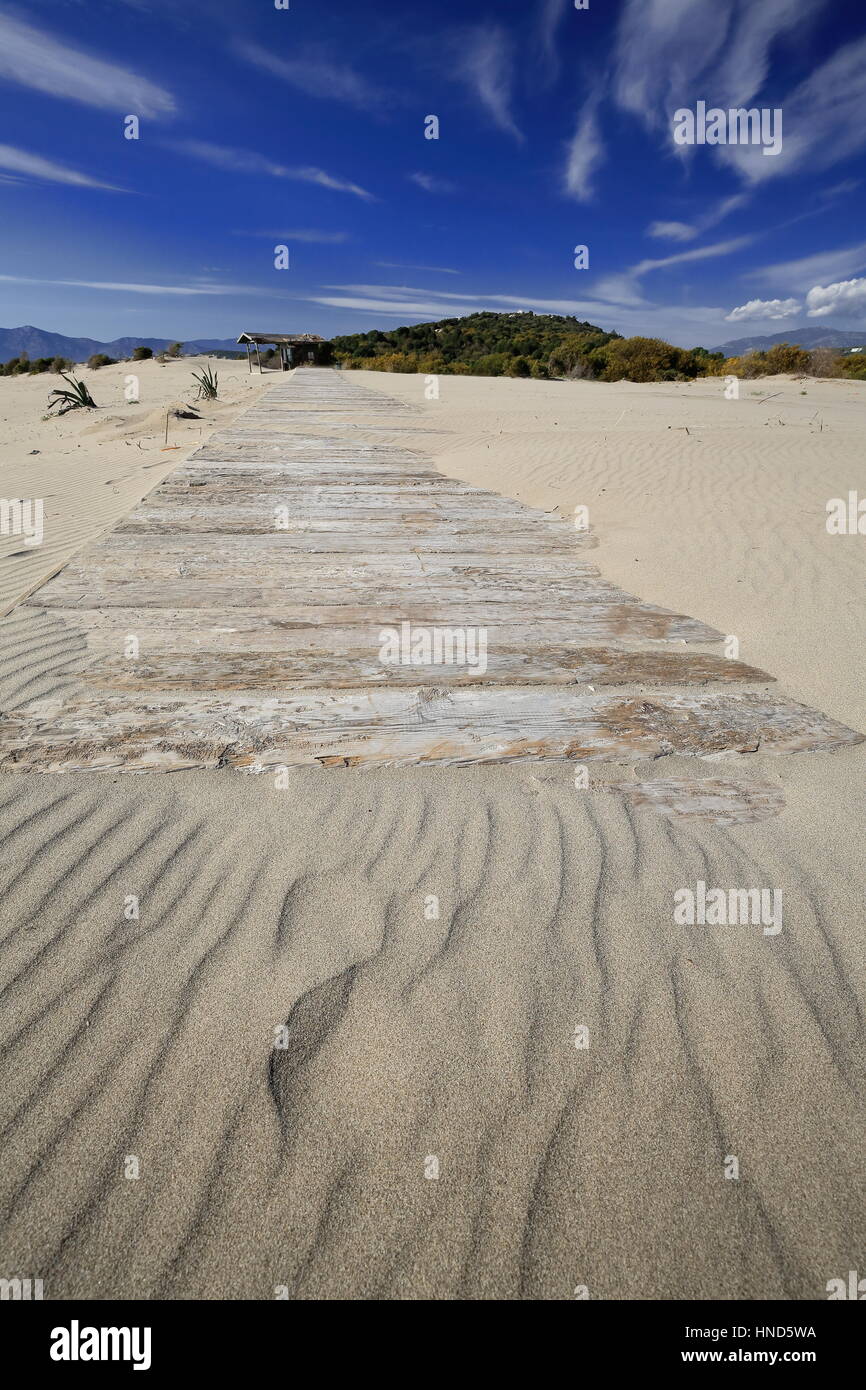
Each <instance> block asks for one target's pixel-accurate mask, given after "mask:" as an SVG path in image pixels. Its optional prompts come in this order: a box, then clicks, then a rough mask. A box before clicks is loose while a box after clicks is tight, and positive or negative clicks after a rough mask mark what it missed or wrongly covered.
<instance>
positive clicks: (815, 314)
mask: <svg viewBox="0 0 866 1390" xmlns="http://www.w3.org/2000/svg"><path fill="white" fill-rule="evenodd" d="M864 309H866V279H863V278H862V277H858V278H857V279H854V280H840V281H838V282H837V283H836V284H835V285H814V286H813V287H812V289H811V290H810V291H809V293H808V294H807V295H806V310H807V313H808V315H809V318H810V319H821V318H826V317H827V316H828V314H839V315H844V316H846V317H847V316H849V315H851V314H862V312H863V310H864Z"/></svg>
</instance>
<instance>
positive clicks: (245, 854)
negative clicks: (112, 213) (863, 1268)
mask: <svg viewBox="0 0 866 1390" xmlns="http://www.w3.org/2000/svg"><path fill="white" fill-rule="evenodd" d="M194 365H195V364H191V363H190V362H189V361H188V360H186V361H183V362H181V363H177V364H170V365H167V366H166V367H165V368H164V369H161V368H160V367H159V366H157V364H155V363H144V364H141V366H142V403H141V405H139V406H129V405H127V404H126V403H125V402H124V400H123V377H124V375H125V374H126V371H127V367H126V365H125V364H121V365H120V366H117V367H111V368H103V369H101V370H100V371H99V372H97V373H92V374H89V376H92V377H93V381H92V383H91V389H92V390H93V392H94V395H95V396H96V398H97V399H98V400H100V404H101V405H103V407H104V408H103V410H100V412H99V414H98V415H97V416H96V417H93V416H91V415H85V414H84V413H83V412H82V415H81V417H80V418H78V419H76V418H75V417H65V418H64V419H63V420H61V421H59V422H54V421H52V422H48V423H43V422H40V421H39V413H40V412H41V411H42V409H43V405H44V403H43V395H47V389H50V386H51V385H53V384H54V381H53V379H49V378H48V377H39V378H35V379H27V380H24V381H18V380H8V379H3V380H0V405H2V410H0V416H2V417H3V419H4V421H5V423H4V429H6V430H9V434H8V435H7V444H6V446H5V447H4V459H5V462H4V464H3V467H2V471H0V479H2V485H0V491H2V492H3V493H4V495H6V496H45V498H46V518H47V521H46V539H45V543H44V545H43V546H41V547H38V548H33V549H31V550H29V551H28V552H27V553H26V554H25V555H22V554H20V553H15V552H16V551H20V549H21V547H20V543H19V544H17V545H16V544H15V538H4V541H3V546H4V558H3V560H2V564H0V579H2V585H3V588H2V594H3V600H4V611H7V612H9V616H8V617H7V618H5V619H4V621H3V633H2V647H0V663H2V664H0V695H2V708H3V711H4V714H8V713H12V714H14V713H15V711H16V710H21V709H25V708H27V707H28V702H33V701H34V700H36V701H38V700H44V701H47V702H48V703H49V704H50V703H51V702H52V701H57V700H62V699H63V698H65V692H66V691H67V690H68V689H70V688H72V686H74V684H75V682H76V681H77V680H78V679H79V664H78V654H77V653H76V652H71V651H70V645H69V640H68V635H67V633H66V631H65V629H63V628H62V625H61V626H58V627H56V628H55V629H53V630H52V631H53V636H52V635H51V633H48V632H47V630H46V629H44V628H39V629H38V632H39V637H38V640H37V638H36V637H35V636H34V634H35V632H36V631H37V629H36V628H35V627H34V626H33V624H34V622H35V621H36V619H35V618H34V617H33V615H32V613H29V612H27V611H25V608H21V607H18V608H16V607H15V605H16V604H17V603H18V602H19V601H20V600H21V599H22V598H23V597H24V596H25V595H27V594H31V593H33V592H34V591H35V590H36V589H37V588H38V586H39V585H41V584H42V583H43V582H44V581H46V580H48V579H49V577H50V576H51V575H52V574H54V573H55V572H56V571H57V570H58V568H59V567H60V566H62V565H64V564H65V563H66V561H68V560H70V559H71V558H73V557H77V556H78V555H79V553H80V552H82V551H85V549H86V548H87V547H88V546H92V545H93V542H94V541H95V540H96V538H98V537H99V536H102V535H103V534H104V533H106V532H108V531H109V530H110V528H111V527H112V526H114V525H115V524H116V523H118V522H120V521H121V519H122V518H124V517H125V516H126V515H127V513H129V512H130V510H131V509H132V508H133V507H134V506H135V505H136V504H137V503H138V502H139V501H140V499H141V498H143V497H144V496H145V494H146V493H148V492H149V491H150V489H152V488H153V487H154V485H155V484H157V483H159V482H160V481H161V480H162V479H164V478H165V477H166V476H167V475H168V474H170V473H171V471H172V470H173V469H175V468H177V467H178V464H179V463H180V462H182V461H183V460H184V459H185V458H186V457H187V455H188V454H191V453H192V451H193V450H194V449H198V448H199V447H200V445H201V444H202V443H203V442H204V443H206V441H207V437H208V435H209V433H210V432H211V431H213V430H215V429H216V428H218V427H219V428H224V427H226V426H227V425H231V424H232V422H237V423H239V424H242V421H243V416H242V415H239V412H241V411H243V410H244V409H245V408H246V407H247V406H250V405H252V404H253V402H254V401H256V400H264V399H265V397H263V396H261V391H262V388H263V387H264V390H265V391H267V389H268V388H269V387H271V386H272V385H273V378H272V377H265V378H259V377H257V376H256V377H248V376H247V369H246V365H245V364H243V363H239V364H237V365H236V366H235V365H234V364H231V365H229V364H227V363H224V362H221V363H219V364H218V370H219V372H220V378H221V381H222V380H223V377H225V387H226V389H225V394H224V397H223V393H222V392H221V397H222V399H221V401H220V403H219V405H218V407H217V408H213V407H208V408H206V409H203V410H202V420H201V422H195V421H189V422H181V421H172V422H171V430H172V437H173V438H174V439H175V443H179V444H180V443H181V442H182V450H181V451H180V452H177V453H163V452H161V448H162V444H163V441H162V431H164V427H165V413H166V411H165V407H166V406H167V405H168V404H169V403H171V402H173V401H176V400H186V399H188V395H187V394H184V391H185V388H186V386H187V385H188V379H189V372H190V370H191V369H192V367H194ZM295 375H296V376H298V375H303V374H302V373H296V374H295ZM344 375H345V377H346V379H347V381H348V383H349V384H350V385H353V386H360V387H363V388H365V390H367V391H369V392H370V393H371V394H370V402H371V405H370V412H369V416H365V415H364V414H363V408H362V407H359V410H360V411H361V414H359V416H358V418H357V419H356V421H355V424H354V426H353V430H352V435H351V438H352V442H353V445H354V446H356V447H362V446H365V445H368V444H369V445H370V446H371V447H385V448H390V449H393V448H396V447H398V446H399V448H400V449H401V450H402V451H406V452H407V453H408V454H409V455H412V456H417V458H418V460H419V461H424V462H425V463H430V464H432V465H433V466H434V467H435V469H436V470H438V471H439V472H440V473H441V474H442V475H444V476H446V477H447V478H450V479H460V480H462V481H463V482H465V483H467V484H470V485H471V486H472V487H474V488H484V489H486V490H488V491H489V492H490V493H492V494H496V495H497V497H501V498H510V499H514V500H515V501H519V502H520V503H523V504H526V505H527V506H529V507H532V508H536V509H538V510H539V511H540V512H541V513H545V514H548V515H550V516H551V517H552V516H556V515H558V516H561V517H562V518H564V519H565V520H566V521H571V520H572V519H573V517H574V514H575V508H576V507H582V506H585V507H587V508H588V512H589V525H590V527H591V535H592V540H593V542H594V545H593V548H592V550H591V553H590V558H591V561H592V564H593V565H594V566H597V568H598V570H599V571H600V573H601V575H602V576H604V578H605V580H607V581H610V582H612V583H613V584H615V585H618V586H620V587H621V588H622V589H623V590H625V591H627V592H628V593H630V594H633V595H637V596H639V598H640V600H641V601H642V602H644V603H646V604H651V605H660V606H661V607H662V608H665V609H669V610H671V611H672V612H673V613H675V614H684V615H688V617H689V618H690V619H694V620H697V622H699V623H703V624H707V625H708V626H709V627H712V628H715V629H717V631H718V632H719V633H720V634H724V635H725V636H726V637H727V636H732V637H736V638H737V639H738V658H739V660H740V661H741V662H743V663H747V664H748V666H749V667H754V668H758V670H759V671H760V672H766V673H768V675H769V676H770V677H772V678H774V682H775V685H776V686H778V689H779V692H781V694H780V698H782V697H784V698H785V699H788V700H790V701H794V702H798V703H799V704H802V705H805V706H808V707H810V708H811V709H812V710H814V711H818V712H819V713H820V714H821V715H826V716H829V718H830V719H831V720H835V721H838V722H839V724H840V725H842V726H845V727H846V728H847V729H848V730H851V731H853V733H854V734H855V735H861V734H863V733H866V697H864V693H863V687H862V653H863V651H864V637H866V631H864V629H866V618H864V607H863V602H862V597H863V594H862V588H863V578H864V561H863V550H862V546H863V538H862V537H857V536H831V535H828V533H827V530H826V527H825V515H826V512H825V508H826V503H827V501H828V500H829V499H831V498H834V497H845V496H846V495H847V493H848V491H849V490H851V489H857V488H859V489H860V490H861V491H863V490H866V480H864V477H863V473H864V468H863V462H862V438H863V430H864V424H866V385H863V384H861V383H858V382H852V381H841V380H839V381H836V380H834V381H814V380H811V379H807V380H802V381H801V380H794V379H789V378H778V379H763V380H760V381H754V382H743V383H741V398H740V399H739V400H738V401H728V400H726V399H725V398H724V396H723V388H722V383H721V382H720V381H719V380H718V379H706V380H698V381H696V382H692V383H659V384H654V385H646V386H644V385H633V384H629V383H618V384H601V383H588V382H537V381H514V380H506V379H480V378H469V377H446V376H443V377H440V378H439V392H440V394H439V398H438V399H434V400H426V399H425V396H424V378H423V377H422V376H401V375H394V374H385V373H377V372H352V373H345V374H344ZM109 386H110V388H111V392H112V393H113V395H111V397H109V396H108V395H107V394H106V392H105V388H107V387H109ZM401 404H402V405H406V404H408V405H411V407H412V413H411V415H407V414H406V413H405V412H401V409H400V407H401ZM374 407H375V408H374ZM329 428H330V425H329V422H328V421H323V422H322V423H321V425H319V426H317V425H316V424H315V422H313V423H310V420H309V419H307V420H305V422H304V424H303V426H302V427H301V426H299V427H298V430H299V431H301V430H302V432H303V434H304V436H305V437H308V438H310V439H312V440H313V442H315V437H316V434H317V431H319V432H320V433H321V435H322V436H323V437H324V436H328V432H329ZM175 429H176V431H177V433H176V436H175V434H174V431H175ZM170 442H171V439H170ZM139 445H140V446H141V447H140V448H139ZM33 449H38V450H39V451H40V452H39V454H36V455H33V456H32V458H31V457H30V451H31V450H33ZM184 451H185V452H184ZM49 503H50V505H49ZM49 522H50V525H49V524H48V523H49ZM58 523H59V524H58ZM493 525H494V529H495V523H493ZM46 592H47V590H46ZM287 601H288V598H287ZM10 610H11V611H10ZM55 618H56V612H55V614H54V616H52V617H50V619H49V621H50V622H54V621H55ZM531 619H532V614H531V613H530V614H528V615H527V621H529V622H531ZM683 649H684V648H683ZM701 650H702V648H701ZM753 684H754V682H753ZM750 688H751V687H750ZM762 689H763V686H762ZM630 693H631V694H633V696H634V698H635V699H642V698H644V696H645V694H646V690H645V687H644V686H641V687H640V689H637V688H635V689H634V690H633V691H632V690H631V688H630ZM864 749H866V744H864V743H862V742H861V743H859V744H855V743H853V742H851V743H849V744H847V745H846V746H837V747H834V748H832V749H829V748H817V749H813V751H802V752H791V753H790V755H787V754H785V755H780V754H779V753H776V752H773V751H772V750H771V748H770V747H768V746H765V745H764V743H763V742H761V741H759V742H758V744H757V747H756V751H754V752H748V753H737V752H730V751H727V752H725V751H723V752H719V753H709V754H707V755H705V756H687V755H685V754H679V753H672V754H669V755H667V756H663V757H659V756H654V757H648V758H646V759H641V758H640V757H638V758H637V759H636V760H620V759H617V758H602V759H600V760H599V761H597V762H596V761H593V762H592V763H591V764H590V777H589V784H588V785H587V786H579V785H576V781H575V770H574V762H573V760H572V761H569V760H568V759H565V760H557V759H553V758H551V759H545V758H540V759H533V758H527V759H525V760H521V761H516V762H514V763H511V764H509V765H490V766H443V765H436V764H435V762H434V764H433V765H428V766H420V767H390V768H378V767H345V768H344V767H328V768H323V767H314V766H309V767H308V766H292V767H289V768H288V770H287V772H286V775H285V779H284V782H283V784H282V785H280V786H279V787H278V786H276V785H275V782H274V779H273V778H272V777H270V776H243V775H240V774H238V773H235V772H232V771H230V770H228V769H226V768H223V767H216V768H212V769H209V770H195V769H193V770H185V771H181V772H176V773H172V774H171V775H167V774H166V773H164V772H163V773H153V774H152V775H147V776H138V775H134V774H133V775H128V774H126V773H125V772H124V771H123V770H122V769H119V770H112V771H108V772H105V773H103V774H101V775H97V774H94V773H92V772H85V771H74V772H66V773H62V774H56V773H44V774H42V773H40V772H38V771H20V770H18V771H11V770H6V769H2V775H0V875H2V879H0V883H2V891H3V915H4V920H5V923H6V925H5V927H4V932H3V936H2V941H0V972H2V976H0V1045H2V1050H3V1058H4V1064H5V1075H6V1077H7V1085H6V1086H5V1087H4V1090H3V1097H2V1112H0V1221H2V1233H0V1250H2V1254H3V1265H4V1267H6V1268H8V1269H10V1270H11V1269H13V1268H15V1269H18V1270H20V1271H22V1272H24V1271H26V1272H27V1273H28V1274H30V1275H33V1276H39V1277H41V1278H43V1279H44V1281H45V1287H46V1297H51V1298H64V1297H81V1298H134V1297H148V1298H185V1299H202V1298H217V1297H226V1298H233V1299H259V1298H264V1299H267V1298H274V1297H275V1296H277V1297H280V1296H284V1294H283V1293H281V1292H279V1291H284V1293H285V1295H286V1296H288V1297H290V1298H300V1299H308V1298H312V1299H346V1298H349V1299H428V1298H429V1299H481V1300H483V1299H542V1300H548V1299H552V1300H559V1299H572V1298H575V1297H578V1298H581V1297H585V1296H589V1297H591V1298H601V1299H648V1298H662V1299H686V1298H699V1299H759V1298H769V1299H822V1298H826V1292H825V1290H826V1284H827V1281H828V1280H829V1279H832V1278H833V1277H835V1276H838V1275H845V1274H846V1273H847V1271H848V1270H849V1269H852V1268H855V1267H857V1260H858V1258H860V1252H861V1251H862V1244H863V1234H864V1232H863V1210H864V1202H863V1198H864V1183H863V1176H862V1165H861V1163H860V1158H859V1153H860V1149H861V1146H862V1140H863V1109H862V1075H863V1050H864V1049H863V1038H864V1034H863V999H864V984H866V980H864V966H863V951H862V943H861V940H860V937H861V925H862V919H863V910H862V904H863V894H864V872H863V862H862V860H863V854H862V843H863V828H864V827H863V819H864V813H863V796H862V786H863V774H864V758H866V751H864ZM701 784H704V786H703V788H702V786H701ZM647 788H649V790H647ZM699 881H702V882H704V883H705V884H706V885H709V886H719V887H723V888H726V889H727V888H730V887H734V886H741V887H743V888H750V887H758V888H763V889H770V890H778V891H780V892H781V893H782V895H783V900H784V927H783V929H782V930H781V931H779V932H778V934H766V933H765V932H764V931H763V930H762V928H761V925H755V924H744V925H733V926H714V925H694V926H689V925H681V924H679V923H677V922H675V921H674V918H673V900H674V894H675V893H676V892H677V891H678V890H680V889H682V888H683V887H687V886H689V885H692V886H694V885H696V884H697V883H698V882H699ZM431 895H432V896H433V897H435V898H436V899H437V900H438V904H437V913H436V915H431V911H430V908H429V901H430V898H431ZM132 901H134V902H135V914H134V915H130V912H131V908H130V903H131V902H132ZM275 1038H278V1039H279V1042H278V1044H277V1046H275V1045H274V1040H275ZM732 1159H733V1160H736V1163H735V1164H733V1165H732V1162H731V1160H732ZM131 1160H135V1162H131ZM734 1169H736V1176H733V1177H732V1172H733V1170H734Z"/></svg>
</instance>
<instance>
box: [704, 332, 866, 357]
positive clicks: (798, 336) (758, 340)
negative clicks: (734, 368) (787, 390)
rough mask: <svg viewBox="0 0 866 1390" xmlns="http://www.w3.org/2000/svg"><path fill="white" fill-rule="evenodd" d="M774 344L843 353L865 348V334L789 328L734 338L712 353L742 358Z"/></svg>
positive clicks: (763, 350)
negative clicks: (791, 344) (834, 349)
mask: <svg viewBox="0 0 866 1390" xmlns="http://www.w3.org/2000/svg"><path fill="white" fill-rule="evenodd" d="M775 343H796V345H797V346H798V347H801V348H805V349H806V350H807V351H811V349H812V348H819V347H829V348H838V350H839V351H840V352H845V351H847V349H848V348H853V347H866V333H852V332H849V331H848V329H845V328H789V329H787V330H786V331H785V332H784V333H771V334H764V335H762V336H760V337H754V338H735V339H734V340H733V342H730V343H722V345H721V347H717V348H713V352H723V353H724V354H725V356H726V357H743V356H744V355H745V354H746V353H747V352H765V351H766V349H767V348H771V347H773V345H774V344H775Z"/></svg>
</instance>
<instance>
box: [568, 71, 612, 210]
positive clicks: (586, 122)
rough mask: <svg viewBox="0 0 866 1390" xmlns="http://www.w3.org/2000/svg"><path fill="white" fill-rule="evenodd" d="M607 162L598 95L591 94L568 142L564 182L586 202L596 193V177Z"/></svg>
mask: <svg viewBox="0 0 866 1390" xmlns="http://www.w3.org/2000/svg"><path fill="white" fill-rule="evenodd" d="M603 163H604V144H603V142H602V139H601V133H600V131H599V126H598V97H597V96H595V95H594V96H591V97H590V98H589V99H588V100H587V101H586V102H585V103H584V106H583V108H582V110H581V112H580V115H579V116H578V118H577V128H576V129H575V132H574V135H573V136H572V138H571V140H570V141H569V144H568V149H567V154H566V160H565V171H564V177H563V183H564V187H565V192H566V193H567V194H568V195H569V196H570V197H572V198H577V199H578V201H579V202H582V203H585V202H588V200H589V199H590V198H591V197H592V196H593V191H594V190H593V177H594V175H595V173H596V171H597V170H598V168H599V166H600V165H601V164H603Z"/></svg>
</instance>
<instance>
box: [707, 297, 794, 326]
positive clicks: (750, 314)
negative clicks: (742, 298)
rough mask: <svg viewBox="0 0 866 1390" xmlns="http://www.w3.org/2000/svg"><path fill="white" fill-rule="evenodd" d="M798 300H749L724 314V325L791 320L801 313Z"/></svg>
mask: <svg viewBox="0 0 866 1390" xmlns="http://www.w3.org/2000/svg"><path fill="white" fill-rule="evenodd" d="M802 307H803V306H802V305H801V303H800V301H799V300H798V299H750V300H749V302H748V304H740V305H739V306H738V307H737V308H736V309H732V310H731V312H730V313H729V314H725V322H726V323H754V322H763V321H764V320H768V319H772V320H776V319H793V318H797V316H798V315H799V314H800V313H801V311H802Z"/></svg>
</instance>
